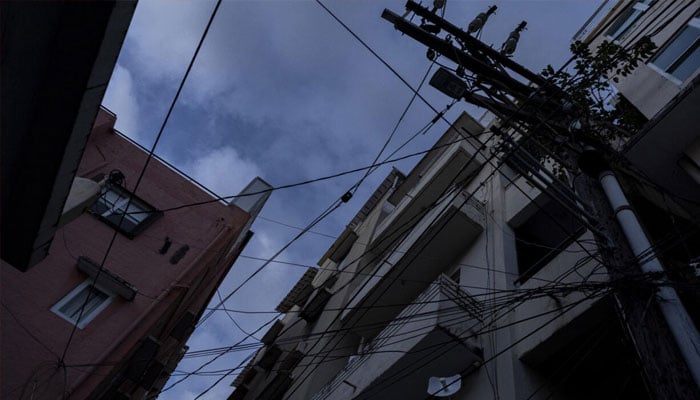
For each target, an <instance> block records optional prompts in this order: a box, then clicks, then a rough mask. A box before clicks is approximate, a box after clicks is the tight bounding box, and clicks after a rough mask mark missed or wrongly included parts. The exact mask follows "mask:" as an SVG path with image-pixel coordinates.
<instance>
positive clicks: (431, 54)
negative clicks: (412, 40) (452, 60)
mask: <svg viewBox="0 0 700 400" xmlns="http://www.w3.org/2000/svg"><path fill="white" fill-rule="evenodd" d="M426 56H427V57H428V60H430V61H435V57H437V53H435V50H433V49H428V53H427V54H426Z"/></svg>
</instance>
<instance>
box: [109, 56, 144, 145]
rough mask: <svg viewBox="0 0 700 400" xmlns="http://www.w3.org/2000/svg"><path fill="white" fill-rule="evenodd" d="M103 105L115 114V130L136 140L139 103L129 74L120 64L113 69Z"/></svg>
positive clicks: (138, 126)
mask: <svg viewBox="0 0 700 400" xmlns="http://www.w3.org/2000/svg"><path fill="white" fill-rule="evenodd" d="M103 104H104V106H105V107H107V108H109V109H110V110H111V111H112V112H114V113H115V114H117V123H116V128H117V129H118V130H119V131H120V132H122V133H123V134H125V135H127V136H129V137H130V138H132V139H134V140H137V138H138V136H139V129H140V123H139V119H140V117H139V102H138V99H137V97H136V93H135V92H134V80H133V78H132V77H131V72H130V71H129V70H128V69H127V68H125V67H123V66H121V65H120V64H117V66H116V67H115V68H114V72H113V73H112V79H111V80H110V81H109V86H108V87H107V93H106V94H105V97H104V100H103Z"/></svg>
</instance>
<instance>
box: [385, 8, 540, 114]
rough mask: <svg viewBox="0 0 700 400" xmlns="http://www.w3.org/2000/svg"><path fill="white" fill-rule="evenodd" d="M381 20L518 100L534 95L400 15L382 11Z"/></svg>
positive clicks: (532, 92) (511, 78) (529, 87)
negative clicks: (513, 95)
mask: <svg viewBox="0 0 700 400" xmlns="http://www.w3.org/2000/svg"><path fill="white" fill-rule="evenodd" d="M382 18H384V19H385V20H387V21H389V22H391V23H393V24H394V27H395V28H396V29H398V30H399V31H401V32H402V33H405V34H406V35H408V36H410V37H412V38H413V39H416V40H418V41H419V42H421V43H423V44H425V45H426V46H428V47H429V48H431V49H433V50H435V51H437V52H438V53H440V54H442V55H443V56H445V57H447V58H448V59H450V60H452V61H453V62H455V63H456V64H457V65H460V66H462V67H464V68H465V69H468V70H470V71H473V72H474V73H475V74H477V75H479V76H481V77H483V78H484V79H485V80H487V81H488V82H489V83H491V84H492V85H494V86H496V87H498V88H499V89H501V90H505V91H509V92H515V93H514V94H516V95H517V96H518V97H519V98H520V99H523V100H524V99H527V98H529V97H531V96H533V95H535V93H536V91H537V89H536V88H534V87H532V86H528V85H527V84H524V83H522V82H520V81H518V80H517V79H515V78H513V77H511V76H509V75H508V74H506V73H504V72H501V71H499V70H498V69H497V68H495V67H494V65H491V64H488V63H487V61H486V60H480V59H477V58H476V57H474V56H472V55H471V54H468V53H466V52H464V51H462V50H461V49H459V48H457V47H455V46H454V45H452V44H451V43H450V42H449V41H448V40H445V39H442V38H440V37H438V36H435V35H433V34H431V33H429V32H426V31H425V30H423V29H422V28H420V27H419V26H417V25H415V24H412V23H411V22H408V21H406V20H405V19H403V18H402V17H401V16H400V15H398V14H396V13H394V12H392V11H389V10H384V12H383V13H382Z"/></svg>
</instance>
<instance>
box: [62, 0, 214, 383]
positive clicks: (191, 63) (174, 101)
mask: <svg viewBox="0 0 700 400" xmlns="http://www.w3.org/2000/svg"><path fill="white" fill-rule="evenodd" d="M220 5H221V0H218V1H217V2H216V5H215V6H214V9H213V10H212V12H211V15H210V17H209V20H208V22H207V25H206V27H205V28H204V32H203V33H202V35H201V37H200V39H199V41H198V43H197V47H196V48H195V51H194V53H193V55H192V57H191V58H190V61H189V64H188V66H187V69H186V70H185V73H184V75H183V77H182V79H181V81H180V84H179V85H178V88H177V91H176V93H175V95H174V97H173V99H172V101H171V102H170V106H169V107H168V111H167V113H166V115H165V118H164V119H163V122H162V124H161V126H160V128H159V130H158V133H157V135H156V138H155V140H154V141H153V145H152V146H151V149H150V150H149V152H148V155H147V157H146V161H145V163H144V165H143V167H141V170H140V172H139V175H138V178H137V179H136V183H135V184H134V188H133V190H132V192H133V193H136V191H137V189H138V187H139V185H140V184H141V181H142V179H143V177H144V175H145V172H146V169H147V168H148V165H149V164H150V161H151V159H152V158H153V155H154V153H155V149H156V147H157V146H158V143H159V142H160V139H161V137H162V135H163V132H164V131H165V127H166V126H167V124H168V121H169V120H170V116H171V115H172V112H173V110H174V108H175V105H176V104H177V100H178V99H179V97H180V94H181V93H182V90H183V88H184V86H185V82H186V81H187V78H188V77H189V74H190V72H191V71H192V67H193V66H194V63H195V61H196V59H197V56H198V54H199V52H200V50H201V48H202V45H203V44H204V40H205V39H206V37H207V34H208V32H209V29H210V28H211V25H212V23H213V21H214V18H215V17H216V14H217V12H218V10H219V7H220ZM131 201H132V197H129V200H128V201H127V204H126V206H125V207H124V212H122V213H121V216H120V219H119V223H118V224H117V226H120V225H121V223H122V221H123V220H124V217H125V215H126V211H127V210H128V209H129V206H130V205H131ZM117 234H118V230H117V228H116V227H115V228H114V232H113V234H112V238H111V240H110V242H109V245H108V247H107V249H106V251H105V252H104V255H103V257H102V260H101V262H100V264H99V268H98V270H97V272H96V274H95V277H94V278H93V285H94V284H95V283H97V280H98V279H99V277H100V275H101V274H102V272H103V270H104V265H105V262H106V261H107V258H108V257H109V253H110V251H111V249H112V247H113V245H114V242H115V240H116V238H117ZM91 295H92V291H88V294H87V296H86V297H85V301H84V302H83V304H82V306H81V307H80V312H79V313H78V318H77V320H76V322H75V323H74V324H73V328H72V330H71V333H70V335H69V337H68V340H67V341H66V345H65V348H64V350H63V353H62V355H61V357H60V360H59V365H62V364H63V363H64V360H65V358H66V355H67V354H68V349H69V347H70V344H71V342H72V340H73V337H74V335H75V332H76V330H77V327H78V323H79V321H80V319H81V318H82V315H83V311H84V310H85V307H86V306H87V304H88V302H89V300H90V297H91ZM64 397H65V394H64Z"/></svg>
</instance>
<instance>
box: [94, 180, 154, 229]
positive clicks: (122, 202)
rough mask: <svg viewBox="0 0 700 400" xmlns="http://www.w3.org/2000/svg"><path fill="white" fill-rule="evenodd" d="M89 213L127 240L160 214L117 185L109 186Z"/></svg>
mask: <svg viewBox="0 0 700 400" xmlns="http://www.w3.org/2000/svg"><path fill="white" fill-rule="evenodd" d="M129 199H131V203H129ZM127 204H128V205H129V209H128V210H127V209H126V207H127ZM90 211H92V213H93V214H95V215H97V216H98V217H99V218H100V219H102V220H103V221H105V222H106V223H108V224H109V225H111V226H112V227H114V228H116V229H117V230H118V231H119V232H121V233H123V234H124V235H126V236H127V237H129V238H133V237H134V236H136V235H137V234H138V233H139V232H141V231H142V230H143V229H144V228H145V227H146V226H148V225H149V224H150V223H151V222H153V221H154V220H155V219H156V218H158V217H159V216H160V215H161V214H162V213H161V212H159V211H157V210H156V209H155V207H153V206H151V205H150V204H148V203H146V202H145V201H143V200H141V199H139V198H138V197H136V196H134V195H133V194H131V193H130V192H129V191H127V190H126V189H124V188H122V187H120V186H117V185H111V186H109V187H108V188H107V190H106V192H104V193H103V194H102V195H101V196H100V197H99V198H98V199H97V201H96V202H95V203H94V204H93V205H92V206H91V207H90ZM122 216H123V218H122ZM120 221H121V223H120Z"/></svg>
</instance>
